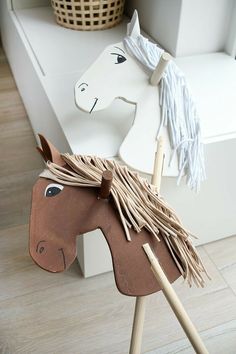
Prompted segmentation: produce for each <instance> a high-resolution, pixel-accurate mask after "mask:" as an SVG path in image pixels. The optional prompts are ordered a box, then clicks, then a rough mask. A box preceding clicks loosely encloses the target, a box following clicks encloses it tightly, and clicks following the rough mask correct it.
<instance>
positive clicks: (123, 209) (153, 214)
mask: <svg viewBox="0 0 236 354" xmlns="http://www.w3.org/2000/svg"><path fill="white" fill-rule="evenodd" d="M61 156H62V158H63V160H64V161H65V162H66V164H67V165H68V166H70V167H71V169H72V170H68V169H66V168H63V167H61V166H59V165H57V164H55V163H52V162H48V163H47V166H48V169H47V170H45V171H44V172H43V173H42V174H41V175H40V177H44V178H49V179H51V180H53V181H56V182H58V183H61V184H65V185H69V186H75V187H76V186H78V187H99V186H100V185H101V176H102V173H103V172H104V170H106V169H108V170H111V171H112V173H113V181H112V187H111V196H112V198H113V200H114V203H115V205H116V207H117V210H118V212H119V215H120V219H121V222H122V225H123V227H124V231H125V235H126V238H127V240H128V241H131V237H130V233H129V229H130V228H131V227H132V228H133V229H134V230H135V231H136V232H140V231H141V229H142V228H143V227H144V228H145V229H147V230H148V231H149V232H150V233H151V234H152V235H153V236H154V237H155V238H156V239H157V241H159V238H158V234H159V232H161V233H162V235H163V237H164V240H165V242H166V244H167V246H168V248H169V250H170V252H171V254H172V256H173V258H174V260H175V263H176V265H177V266H178V268H179V270H180V272H181V274H182V276H183V277H184V278H185V279H187V281H188V283H189V285H190V286H191V285H192V283H193V282H194V283H195V284H196V285H197V286H203V285H204V279H203V276H202V273H204V272H205V273H206V270H205V268H204V266H203V264H202V261H201V259H200V257H199V256H198V254H197V252H196V249H195V247H194V246H193V244H192V241H191V236H192V235H190V234H189V232H188V231H186V230H185V228H184V227H183V226H182V225H181V222H180V220H179V219H178V217H177V216H176V214H175V212H174V211H173V210H172V209H171V208H170V207H169V206H168V205H167V204H166V202H165V201H164V200H163V199H162V198H161V197H160V196H159V195H157V193H156V192H155V187H154V186H152V185H151V184H149V183H148V181H147V180H145V179H143V178H142V177H140V176H139V175H138V173H136V172H133V171H130V170H129V169H128V168H127V167H126V166H121V165H119V164H118V163H117V162H116V161H114V160H106V159H101V158H98V157H94V156H81V155H69V154H62V155H61Z"/></svg>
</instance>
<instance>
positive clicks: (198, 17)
mask: <svg viewBox="0 0 236 354" xmlns="http://www.w3.org/2000/svg"><path fill="white" fill-rule="evenodd" d="M234 5H235V0H175V1H173V0H147V1H142V0H130V1H127V5H126V11H127V13H128V14H129V15H130V16H131V14H132V12H133V10H134V9H135V8H136V9H137V10H138V12H139V17H140V22H141V26H142V28H143V29H144V30H145V31H146V32H147V33H148V34H150V36H152V37H153V38H154V39H155V40H156V41H157V42H158V43H159V44H160V45H162V46H163V47H164V49H166V50H167V51H169V52H170V53H171V54H172V55H173V56H177V57H179V56H188V55H195V54H204V53H212V52H218V51H223V50H224V49H225V46H226V43H227V38H228V36H229V30H230V26H231V17H232V13H233V11H232V10H233V7H234ZM235 21H236V20H235ZM235 35H236V33H235Z"/></svg>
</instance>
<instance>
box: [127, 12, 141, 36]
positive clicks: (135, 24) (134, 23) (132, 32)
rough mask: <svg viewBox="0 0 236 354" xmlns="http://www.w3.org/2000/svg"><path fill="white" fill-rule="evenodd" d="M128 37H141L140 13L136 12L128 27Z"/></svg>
mask: <svg viewBox="0 0 236 354" xmlns="http://www.w3.org/2000/svg"><path fill="white" fill-rule="evenodd" d="M127 36H130V37H134V38H137V37H138V36H140V26H139V19H138V11H137V10H134V13H133V16H132V18H131V21H130V23H128V25H127Z"/></svg>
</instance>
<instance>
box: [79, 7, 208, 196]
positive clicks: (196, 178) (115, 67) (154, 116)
mask: <svg viewBox="0 0 236 354" xmlns="http://www.w3.org/2000/svg"><path fill="white" fill-rule="evenodd" d="M163 53H164V51H163V50H162V49H160V48H159V47H158V46H157V45H156V44H154V43H152V42H150V41H149V40H148V39H147V38H145V37H143V36H142V35H141V34H140V26H139V20H138V14H137V11H135V12H134V15H133V17H132V19H131V22H130V23H129V24H128V26H127V36H126V37H125V38H124V40H123V42H120V43H116V44H113V45H110V46H108V47H107V48H105V50H104V51H103V52H102V53H101V55H100V56H99V57H98V58H97V60H96V61H95V62H94V63H93V65H92V66H91V67H90V68H89V69H88V70H87V71H86V72H85V74H84V75H82V77H81V78H80V79H79V81H78V82H77V83H76V85H75V102H76V105H77V106H78V107H79V108H80V109H81V110H83V111H85V112H89V113H92V112H95V111H99V110H103V109H106V108H107V107H108V106H109V105H110V104H111V103H112V102H113V100H114V99H122V100H124V101H126V102H128V103H132V104H135V105H136V110H135V117H134V121H133V125H132V127H131V129H130V131H129V132H128V134H127V136H126V137H125V139H124V141H123V142H122V144H121V146H120V149H119V155H120V157H121V159H122V160H123V161H124V162H125V163H126V164H127V165H129V166H130V167H132V168H134V169H136V170H138V171H141V172H144V173H148V174H152V172H153V161H154V156H155V151H156V146H157V138H158V136H159V135H162V136H163V138H164V141H165V149H164V152H165V165H164V171H163V173H164V175H167V176H178V177H179V178H178V181H180V179H181V177H182V175H183V174H186V176H187V183H188V185H189V186H190V187H191V188H194V189H198V188H199V185H200V182H201V180H203V179H204V162H203V152H202V144H201V139H200V126H199V120H198V117H197V114H196V109H195V106H194V104H193V101H192V98H191V95H190V93H189V90H188V87H187V85H186V81H185V77H184V75H183V73H182V72H181V71H180V70H179V69H178V68H177V66H176V65H175V64H174V62H173V61H170V62H169V63H168V65H167V67H166V69H165V71H164V73H163V77H162V79H161V81H160V85H157V84H156V85H155V84H153V80H152V79H153V77H155V75H158V72H159V74H160V72H161V69H160V67H161V61H162V60H161V58H162V55H163ZM161 74H162V73H161ZM154 81H155V80H154ZM157 81H159V79H158V80H157ZM111 119H112V117H111Z"/></svg>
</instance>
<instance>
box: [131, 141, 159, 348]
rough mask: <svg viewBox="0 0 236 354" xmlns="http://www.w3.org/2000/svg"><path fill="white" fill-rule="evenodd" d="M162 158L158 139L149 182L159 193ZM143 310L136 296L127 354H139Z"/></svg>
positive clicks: (143, 301) (142, 301)
mask: <svg viewBox="0 0 236 354" xmlns="http://www.w3.org/2000/svg"><path fill="white" fill-rule="evenodd" d="M163 157H164V154H163V139H162V137H160V138H159V140H158V143H157V151H156V153H155V160H154V167H153V175H152V181H151V183H152V184H153V185H155V186H156V188H157V192H159V191H160V186H161V174H162V167H163ZM145 308H146V296H137V297H136V302H135V310H134V320H133V328H132V335H131V342H130V350H129V354H140V353H141V347H142V335H143V325H144V318H145Z"/></svg>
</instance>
